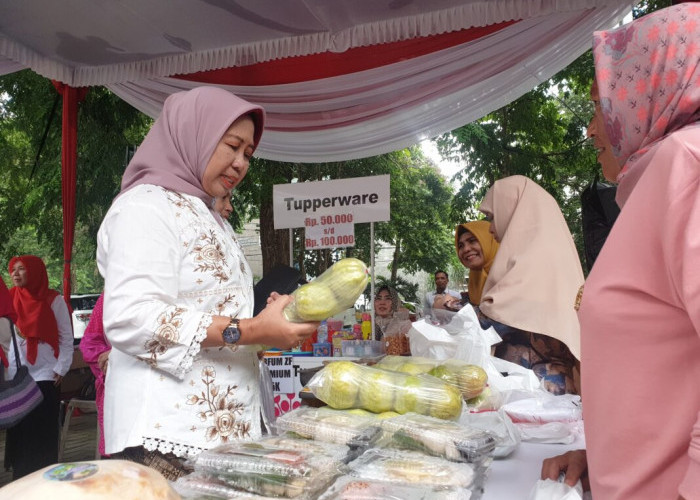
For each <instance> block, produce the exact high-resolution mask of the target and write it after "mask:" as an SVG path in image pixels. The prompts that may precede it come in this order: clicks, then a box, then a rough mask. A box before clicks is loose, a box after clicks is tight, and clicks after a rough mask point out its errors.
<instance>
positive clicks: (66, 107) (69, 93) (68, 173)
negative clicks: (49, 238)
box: [53, 81, 88, 309]
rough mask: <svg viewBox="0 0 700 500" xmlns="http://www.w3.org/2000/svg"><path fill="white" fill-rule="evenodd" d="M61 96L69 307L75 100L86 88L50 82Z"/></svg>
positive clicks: (65, 278) (75, 159) (65, 280)
mask: <svg viewBox="0 0 700 500" xmlns="http://www.w3.org/2000/svg"><path fill="white" fill-rule="evenodd" d="M53 84H54V87H56V90H57V91H58V93H59V94H61V95H62V96H63V116H62V130H63V131H62V139H61V140H62V148H61V176H62V179H63V182H62V183H61V184H62V185H61V195H62V204H63V300H65V301H66V304H67V305H68V308H69V309H70V294H71V287H72V286H71V285H72V284H71V273H70V270H71V258H72V254H73V239H74V233H75V181H76V171H77V163H78V104H79V103H80V101H82V100H83V99H85V95H86V94H87V91H88V89H87V88H75V87H70V86H68V85H65V84H63V83H60V82H56V81H54V82H53Z"/></svg>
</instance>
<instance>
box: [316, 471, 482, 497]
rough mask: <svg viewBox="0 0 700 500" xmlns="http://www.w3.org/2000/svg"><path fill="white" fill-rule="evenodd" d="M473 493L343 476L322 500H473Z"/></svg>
mask: <svg viewBox="0 0 700 500" xmlns="http://www.w3.org/2000/svg"><path fill="white" fill-rule="evenodd" d="M470 498H471V492H470V491H469V490H467V489H465V488H458V487H456V486H436V485H424V484H408V483H407V484H397V483H391V482H388V481H378V480H370V479H358V478H356V477H352V476H342V477H339V478H338V479H336V481H335V483H333V484H332V485H331V487H330V488H328V489H327V490H326V492H325V493H324V494H323V495H321V496H320V497H319V500H426V499H430V500H469V499H470Z"/></svg>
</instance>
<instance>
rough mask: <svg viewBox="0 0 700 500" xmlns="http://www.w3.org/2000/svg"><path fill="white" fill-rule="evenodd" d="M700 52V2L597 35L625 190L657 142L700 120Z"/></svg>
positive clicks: (609, 127)
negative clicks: (638, 160)
mask: <svg viewBox="0 0 700 500" xmlns="http://www.w3.org/2000/svg"><path fill="white" fill-rule="evenodd" d="M699 54H700V4H692V3H686V4H681V5H677V6H674V7H669V8H667V9H663V10H659V11H656V12H653V13H651V14H649V15H647V16H644V17H642V18H640V19H638V20H636V21H635V22H634V23H632V24H627V25H625V26H622V27H620V28H617V29H614V30H610V31H598V32H596V33H595V34H594V42H593V57H594V59H595V68H596V80H597V82H598V88H599V92H600V104H601V108H602V111H603V117H604V119H605V129H606V131H607V133H608V136H609V138H610V143H611V144H612V146H613V154H614V155H615V156H616V157H617V159H618V161H619V163H620V165H622V166H623V167H622V171H621V172H620V175H619V177H618V181H619V182H620V184H621V186H620V187H621V188H623V191H625V192H627V191H629V190H631V188H630V187H629V186H623V185H622V184H623V183H622V180H623V178H624V177H625V176H628V175H630V174H633V175H630V176H631V177H632V178H633V179H639V177H640V175H641V172H633V170H634V169H635V165H636V160H637V159H638V158H639V157H640V156H641V155H642V154H643V153H644V152H645V151H646V150H647V149H648V148H649V147H650V146H651V145H652V144H653V143H655V142H656V141H658V140H659V139H661V138H663V137H665V136H667V135H668V134H670V133H671V132H674V131H676V130H678V129H680V128H682V127H684V126H686V125H688V124H690V123H693V122H696V121H698V120H699V119H700V110H699V109H698V102H700V65H699V63H698V61H699V60H700V58H699V57H698V56H699ZM645 165H646V162H642V163H640V166H641V169H643V168H644V166H645ZM633 184H634V182H633Z"/></svg>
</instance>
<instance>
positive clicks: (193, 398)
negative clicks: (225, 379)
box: [187, 366, 250, 443]
mask: <svg viewBox="0 0 700 500" xmlns="http://www.w3.org/2000/svg"><path fill="white" fill-rule="evenodd" d="M215 380H216V370H215V369H214V367H213V366H205V367H204V368H202V382H203V383H204V386H205V389H204V390H203V391H202V392H201V393H200V394H199V395H198V394H188V395H187V404H188V405H198V406H201V407H202V411H200V412H199V414H198V415H199V419H200V420H201V421H202V422H207V421H208V422H210V423H211V424H212V425H210V426H209V427H208V428H207V429H206V431H205V433H206V434H205V437H206V440H207V441H213V440H214V439H216V438H217V437H218V438H219V440H220V441H221V442H224V443H226V442H228V440H229V439H241V438H245V437H250V422H249V421H245V420H241V419H240V418H239V417H240V415H242V414H243V412H244V410H245V405H243V404H242V403H240V402H238V401H236V399H234V397H233V396H234V392H235V391H236V389H237V388H238V386H237V385H233V386H232V385H227V386H226V389H225V390H224V389H223V388H222V387H223V386H219V385H217V384H215V383H214V381H215Z"/></svg>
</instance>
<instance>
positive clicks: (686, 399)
mask: <svg viewBox="0 0 700 500" xmlns="http://www.w3.org/2000/svg"><path fill="white" fill-rule="evenodd" d="M593 55H594V60H595V69H596V87H597V88H594V89H593V90H592V92H591V94H592V98H593V101H594V102H595V104H596V111H595V116H594V117H593V120H592V121H591V125H590V126H589V130H588V133H589V135H590V136H592V137H593V139H594V144H595V146H596V148H597V149H598V151H599V157H598V158H599V161H600V163H601V165H602V167H603V172H604V174H605V176H606V178H608V180H612V181H615V180H616V181H617V182H618V183H619V184H618V190H617V202H618V204H619V205H620V207H621V209H622V210H621V213H620V216H619V218H618V219H617V222H616V223H615V226H614V227H613V229H612V231H611V232H610V235H609V236H608V239H607V241H606V243H605V245H604V247H603V249H602V251H601V253H600V255H599V257H598V259H597V260H596V263H595V266H594V267H593V270H592V271H591V274H590V275H589V277H588V280H587V281H586V285H585V289H584V292H583V296H582V299H581V307H580V310H579V319H580V322H581V355H582V358H581V359H582V364H581V367H582V383H583V386H582V391H583V400H584V401H583V414H584V422H585V429H586V445H587V452H586V451H576V452H570V453H568V454H566V455H563V456H560V457H555V458H553V459H549V460H547V461H545V463H544V464H543V469H542V476H543V477H549V478H552V479H555V478H556V477H557V476H558V475H559V473H560V471H566V482H567V483H569V484H573V483H574V482H575V481H576V479H577V478H578V477H580V476H582V475H583V477H584V478H585V477H586V476H587V477H588V479H589V480H590V486H591V490H592V493H593V498H604V499H606V500H618V499H623V498H625V499H628V498H634V499H635V500H646V499H649V500H652V499H653V500H656V499H660V498H673V499H676V498H684V499H686V500H691V499H700V391H698V381H700V236H699V235H700V122H699V121H698V120H700V4H692V3H686V4H680V5H677V6H673V7H669V8H667V9H663V10H660V11H657V12H654V13H652V14H649V15H647V16H644V17H642V18H640V19H638V20H636V21H634V22H632V23H630V24H628V25H625V26H623V27H621V28H618V29H615V30H611V31H604V32H597V33H595V35H594V45H593ZM586 465H587V467H588V468H587V470H586Z"/></svg>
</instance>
